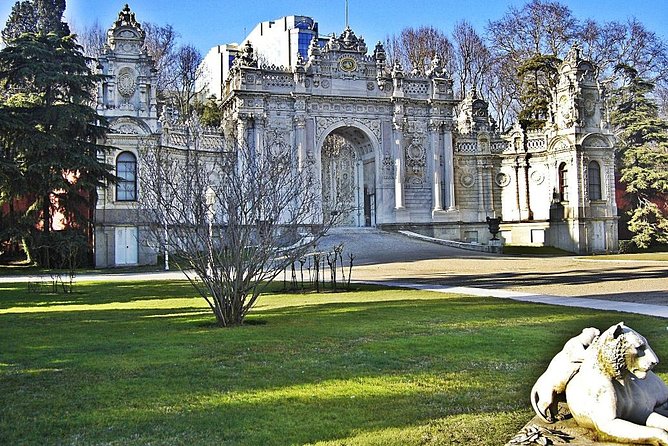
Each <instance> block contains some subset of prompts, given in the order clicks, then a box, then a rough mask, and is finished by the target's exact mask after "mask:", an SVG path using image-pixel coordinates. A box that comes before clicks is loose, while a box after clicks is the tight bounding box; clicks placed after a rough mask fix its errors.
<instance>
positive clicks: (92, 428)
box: [0, 288, 668, 445]
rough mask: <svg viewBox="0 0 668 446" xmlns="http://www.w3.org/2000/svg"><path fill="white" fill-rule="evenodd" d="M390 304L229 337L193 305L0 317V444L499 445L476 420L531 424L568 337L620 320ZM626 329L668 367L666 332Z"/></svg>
mask: <svg viewBox="0 0 668 446" xmlns="http://www.w3.org/2000/svg"><path fill="white" fill-rule="evenodd" d="M149 289H150V288H149ZM143 291H144V290H142V292H143ZM392 291H393V290H388V291H387V292H388V293H391V292H392ZM156 292H157V291H156ZM394 292H395V293H397V295H398V296H405V298H397V299H394V300H383V298H380V297H378V298H374V297H373V296H374V295H375V296H378V294H373V293H371V296H372V297H371V298H370V300H368V301H362V302H360V301H357V302H322V301H318V302H317V303H314V304H304V305H296V306H289V307H269V306H268V307H265V308H262V309H258V310H257V311H254V312H253V313H252V314H251V315H250V316H249V319H248V322H249V324H247V325H245V326H242V327H238V328H233V329H211V328H209V327H206V326H204V325H203V324H206V323H207V322H209V321H212V318H213V316H212V315H211V314H208V313H206V312H203V311H202V309H191V308H176V309H136V310H105V311H80V312H58V313H37V314H19V315H0V337H1V338H2V339H3V358H2V363H3V364H2V367H0V375H1V376H2V378H3V379H2V380H0V394H2V395H5V397H4V399H5V402H4V404H3V405H2V407H0V419H3V420H4V421H3V423H2V424H1V425H0V438H2V439H3V442H4V440H6V443H7V444H14V443H19V442H21V443H23V444H56V443H80V444H93V443H95V444H99V443H116V444H148V443H152V444H187V443H189V444H244V445H258V444H262V445H273V444H277V445H278V444H304V443H310V442H316V441H335V440H339V439H345V438H349V437H353V436H356V435H358V434H360V433H364V432H376V431H379V430H384V429H398V430H399V432H400V434H399V435H413V436H416V437H415V438H414V437H410V438H408V437H407V438H406V443H415V444H417V443H419V441H420V438H421V435H422V434H423V433H424V432H422V431H420V430H419V429H418V430H417V431H416V432H417V433H409V431H410V432H413V431H411V429H414V428H416V426H417V427H420V426H426V425H428V424H429V423H431V422H433V421H434V420H441V419H444V418H449V417H453V416H458V415H462V414H471V416H473V417H474V418H473V420H474V421H472V426H471V429H473V430H474V431H475V432H477V433H476V435H479V436H480V440H477V443H475V444H488V445H496V444H502V443H503V442H505V441H506V440H507V439H508V438H509V437H510V436H511V435H512V434H514V433H515V432H516V431H517V429H518V428H519V427H520V424H521V423H520V422H519V421H517V420H516V421H515V422H509V424H508V425H503V427H502V428H501V430H500V432H495V433H494V434H493V435H492V434H487V433H486V432H487V431H488V430H489V431H493V430H494V429H488V428H487V427H485V426H483V425H478V426H476V425H475V420H476V419H477V418H475V417H479V416H481V414H489V416H491V417H492V418H494V417H497V416H499V414H502V413H506V412H512V413H517V414H520V415H524V414H526V415H528V414H529V411H530V408H529V406H528V401H527V395H528V392H529V389H530V387H531V384H532V383H533V382H534V381H535V379H536V377H537V376H538V375H539V374H540V373H541V372H542V370H543V369H544V367H545V366H546V365H547V363H548V361H549V360H550V359H551V358H552V356H553V355H554V354H555V353H556V352H557V351H558V350H559V349H560V348H561V346H562V345H563V343H564V342H565V340H566V339H568V338H569V337H571V336H573V335H575V334H577V333H578V332H579V331H580V330H581V329H582V328H583V327H586V326H590V325H593V326H597V327H599V328H605V327H607V326H609V325H611V324H613V323H615V322H618V321H619V316H618V315H616V314H611V313H602V312H595V311H582V310H573V309H567V308H555V307H549V306H545V305H534V304H525V303H519V302H508V301H500V300H497V299H490V298H480V297H462V296H447V297H441V296H438V297H435V296H434V295H431V294H429V293H423V292H417V291H402V292H397V291H394ZM332 297H336V296H332ZM384 298H388V296H385V297H384ZM95 302H96V300H95V298H94V297H90V296H89V297H88V300H87V301H86V303H95ZM626 322H627V323H628V324H629V325H630V326H636V327H640V328H641V329H642V332H643V334H644V335H646V336H647V337H648V339H650V342H651V343H652V346H653V347H654V349H655V350H656V351H657V353H658V354H659V356H662V355H663V356H664V357H665V356H666V354H668V340H665V339H663V338H665V336H660V335H661V334H662V333H665V321H664V320H660V319H653V318H647V317H638V316H631V315H629V317H628V318H627V319H626ZM659 337H660V338H661V339H659V341H658V342H656V343H655V342H653V339H657V338H659ZM63 414H67V416H63ZM517 418H522V417H521V416H519V415H518V417H517ZM524 421H525V420H524ZM497 427H498V426H497ZM421 429H427V428H421ZM476 429H477V430H476ZM429 432H430V434H434V432H433V431H429ZM409 440H410V441H409ZM369 444H373V442H369ZM394 444H402V441H397V442H395V443H394Z"/></svg>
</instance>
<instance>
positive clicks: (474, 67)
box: [452, 21, 493, 97]
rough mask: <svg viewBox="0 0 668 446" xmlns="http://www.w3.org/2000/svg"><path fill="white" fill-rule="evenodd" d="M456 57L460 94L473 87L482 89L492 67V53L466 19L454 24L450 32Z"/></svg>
mask: <svg viewBox="0 0 668 446" xmlns="http://www.w3.org/2000/svg"><path fill="white" fill-rule="evenodd" d="M452 37H453V40H454V42H455V43H454V47H455V57H456V74H457V77H458V80H459V88H460V92H461V96H462V97H464V96H465V95H466V91H467V90H468V89H469V88H471V87H475V88H477V89H478V91H484V88H483V87H484V85H483V84H484V83H485V81H486V79H487V77H488V76H489V74H490V70H491V67H492V62H493V59H492V54H491V53H490V51H489V49H488V48H487V45H486V44H485V41H484V40H483V38H482V37H481V36H480V35H479V34H478V33H477V32H476V30H475V29H474V28H473V26H471V24H470V23H469V22H467V21H461V22H459V23H457V24H456V25H455V29H454V30H453V32H452Z"/></svg>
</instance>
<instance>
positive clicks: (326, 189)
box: [320, 126, 376, 227]
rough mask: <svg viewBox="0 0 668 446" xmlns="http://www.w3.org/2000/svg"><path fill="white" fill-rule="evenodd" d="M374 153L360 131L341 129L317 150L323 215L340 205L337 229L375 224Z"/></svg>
mask: <svg viewBox="0 0 668 446" xmlns="http://www.w3.org/2000/svg"><path fill="white" fill-rule="evenodd" d="M375 154H376V151H375V150H374V144H373V142H372V141H371V140H370V139H369V137H368V136H367V135H366V134H365V133H364V132H363V131H362V130H360V129H359V128H357V127H352V126H342V127H338V128H336V129H334V130H333V131H331V132H330V133H329V134H327V136H326V137H325V139H324V141H323V143H322V146H321V151H320V160H321V167H322V168H321V172H322V175H321V181H322V204H323V212H324V214H325V215H328V214H329V213H331V212H332V210H333V209H334V208H335V204H336V203H338V204H339V208H343V215H342V216H341V218H340V219H339V221H338V225H339V226H358V227H359V226H375V225H376V155H375Z"/></svg>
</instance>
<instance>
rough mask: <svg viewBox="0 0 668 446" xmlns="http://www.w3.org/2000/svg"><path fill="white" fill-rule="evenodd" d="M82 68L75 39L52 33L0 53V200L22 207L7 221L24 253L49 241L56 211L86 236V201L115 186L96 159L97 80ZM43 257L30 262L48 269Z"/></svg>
mask: <svg viewBox="0 0 668 446" xmlns="http://www.w3.org/2000/svg"><path fill="white" fill-rule="evenodd" d="M87 62H88V60H87V59H86V57H84V56H83V54H82V53H81V47H80V46H79V45H78V44H77V43H76V40H75V37H74V36H59V35H57V34H55V33H48V34H46V33H44V32H38V33H24V34H21V35H20V36H19V37H17V38H16V39H14V40H13V41H12V42H11V44H10V45H9V46H7V47H6V48H4V49H3V50H2V51H0V90H1V91H2V93H0V155H1V156H2V160H1V162H0V190H2V191H3V196H2V197H1V198H2V199H3V200H4V201H5V202H9V203H13V202H14V201H16V200H18V199H22V200H24V201H25V200H28V203H29V207H28V208H27V209H25V212H21V214H20V215H19V214H18V209H17V210H16V212H17V214H15V215H14V216H10V217H9V218H8V220H10V221H12V222H13V226H12V228H11V229H12V230H13V232H14V233H15V234H14V235H16V233H17V232H18V233H20V235H21V238H23V239H24V241H27V242H28V243H25V244H24V245H25V246H26V247H27V248H31V247H32V248H34V247H36V246H40V247H44V246H45V247H48V246H49V243H51V242H52V241H53V237H55V234H51V232H52V229H53V228H54V225H53V221H52V218H53V215H54V210H56V209H57V210H58V211H59V213H60V214H61V215H64V216H65V219H66V220H67V223H69V225H68V226H69V227H70V228H71V227H78V228H79V229H81V230H83V229H85V228H86V223H87V220H86V212H85V211H87V210H88V209H90V208H89V207H88V206H89V205H90V202H88V199H89V198H93V197H94V194H95V190H96V187H98V186H101V185H102V184H103V182H104V180H113V178H114V176H113V175H112V174H111V173H110V172H111V166H108V165H105V164H103V163H102V162H101V161H100V160H99V159H98V153H99V151H100V150H101V149H103V147H101V146H99V145H98V144H97V141H99V140H100V138H103V137H104V135H105V132H106V127H105V125H104V121H103V119H102V118H101V117H100V116H99V115H97V113H96V112H95V110H94V109H93V108H92V107H91V104H93V94H92V92H93V91H95V87H96V82H97V81H98V80H99V79H98V77H97V76H96V75H94V74H93V73H92V71H91V69H90V67H89V65H88V64H87ZM21 210H23V209H21ZM36 228H38V229H41V230H39V231H38V230H36ZM3 238H4V237H3ZM33 251H34V249H33ZM46 252H48V250H43V251H42V254H43V255H41V256H40V258H36V260H38V261H41V263H43V264H48V262H49V258H48V257H49V256H48V254H46ZM28 253H29V254H30V250H29V251H28Z"/></svg>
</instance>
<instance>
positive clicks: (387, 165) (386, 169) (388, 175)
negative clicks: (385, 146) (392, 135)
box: [382, 153, 394, 180]
mask: <svg viewBox="0 0 668 446" xmlns="http://www.w3.org/2000/svg"><path fill="white" fill-rule="evenodd" d="M382 163H383V179H384V180H393V179H394V158H392V156H391V155H390V154H388V153H386V154H385V155H383V161H382Z"/></svg>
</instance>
